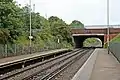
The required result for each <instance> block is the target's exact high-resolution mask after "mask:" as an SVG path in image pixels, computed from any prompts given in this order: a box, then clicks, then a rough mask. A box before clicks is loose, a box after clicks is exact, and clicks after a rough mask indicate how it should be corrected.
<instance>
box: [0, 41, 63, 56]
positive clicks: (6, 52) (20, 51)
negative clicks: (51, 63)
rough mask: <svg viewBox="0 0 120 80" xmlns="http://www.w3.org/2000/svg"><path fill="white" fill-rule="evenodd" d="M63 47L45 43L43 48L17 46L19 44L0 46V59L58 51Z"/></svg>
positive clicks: (37, 46) (35, 45) (34, 45)
mask: <svg viewBox="0 0 120 80" xmlns="http://www.w3.org/2000/svg"><path fill="white" fill-rule="evenodd" d="M63 47H64V46H63V45H61V44H53V43H49V44H48V43H46V45H44V47H41V46H40V45H37V44H32V46H31V47H30V46H29V45H26V46H25V45H19V44H5V45H3V44H0V58H5V57H10V56H19V55H25V54H30V53H37V52H43V51H47V50H54V49H60V48H63Z"/></svg>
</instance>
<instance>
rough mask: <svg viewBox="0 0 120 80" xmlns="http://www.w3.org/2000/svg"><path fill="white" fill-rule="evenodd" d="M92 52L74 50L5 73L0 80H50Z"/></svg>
mask: <svg viewBox="0 0 120 80" xmlns="http://www.w3.org/2000/svg"><path fill="white" fill-rule="evenodd" d="M92 51H93V49H92V50H89V49H86V50H85V49H81V50H78V49H76V50H73V51H71V52H68V53H66V54H63V55H60V56H57V57H55V58H51V59H49V60H46V61H43V62H40V63H36V64H34V65H30V66H28V67H25V68H23V69H20V70H17V71H13V72H10V73H7V74H5V75H3V76H2V77H0V80H6V79H7V80H51V79H53V78H54V77H55V76H56V75H58V74H59V73H60V72H61V71H63V70H64V69H66V68H67V67H69V66H70V65H71V64H73V63H74V62H75V61H77V60H79V59H80V58H81V57H83V56H84V55H86V54H87V53H91V52H92Z"/></svg>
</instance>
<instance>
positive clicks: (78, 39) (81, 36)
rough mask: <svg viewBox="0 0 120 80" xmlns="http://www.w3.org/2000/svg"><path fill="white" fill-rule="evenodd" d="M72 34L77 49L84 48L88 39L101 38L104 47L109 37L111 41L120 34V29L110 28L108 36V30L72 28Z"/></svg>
mask: <svg viewBox="0 0 120 80" xmlns="http://www.w3.org/2000/svg"><path fill="white" fill-rule="evenodd" d="M71 32H72V36H73V38H74V42H75V47H76V48H81V47H83V42H84V41H85V40H86V39H87V38H99V39H100V40H101V41H102V47H103V46H104V44H105V43H106V42H107V37H109V40H111V39H113V38H114V37H115V36H116V35H117V34H119V33H120V28H109V33H110V34H109V35H108V34H107V28H91V29H86V28H84V29H79V28H72V30H71Z"/></svg>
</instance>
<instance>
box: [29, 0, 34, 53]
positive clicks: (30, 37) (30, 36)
mask: <svg viewBox="0 0 120 80" xmlns="http://www.w3.org/2000/svg"><path fill="white" fill-rule="evenodd" d="M29 5H30V7H29V8H30V35H29V39H30V46H29V47H30V54H31V47H32V46H31V42H32V38H33V36H32V31H31V0H29Z"/></svg>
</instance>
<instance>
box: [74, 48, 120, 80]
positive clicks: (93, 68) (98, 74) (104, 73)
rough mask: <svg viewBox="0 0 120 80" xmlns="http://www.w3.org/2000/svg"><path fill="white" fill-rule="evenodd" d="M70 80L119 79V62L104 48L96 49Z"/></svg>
mask: <svg viewBox="0 0 120 80" xmlns="http://www.w3.org/2000/svg"><path fill="white" fill-rule="evenodd" d="M72 80H120V63H119V62H118V61H117V60H116V58H115V57H114V56H113V55H112V54H107V50H106V49H96V50H95V51H94V53H93V54H92V55H91V56H90V57H89V59H88V60H87V61H86V63H85V64H84V65H83V66H82V68H81V69H80V70H79V71H78V72H77V74H76V75H75V76H74V77H73V79H72Z"/></svg>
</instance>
